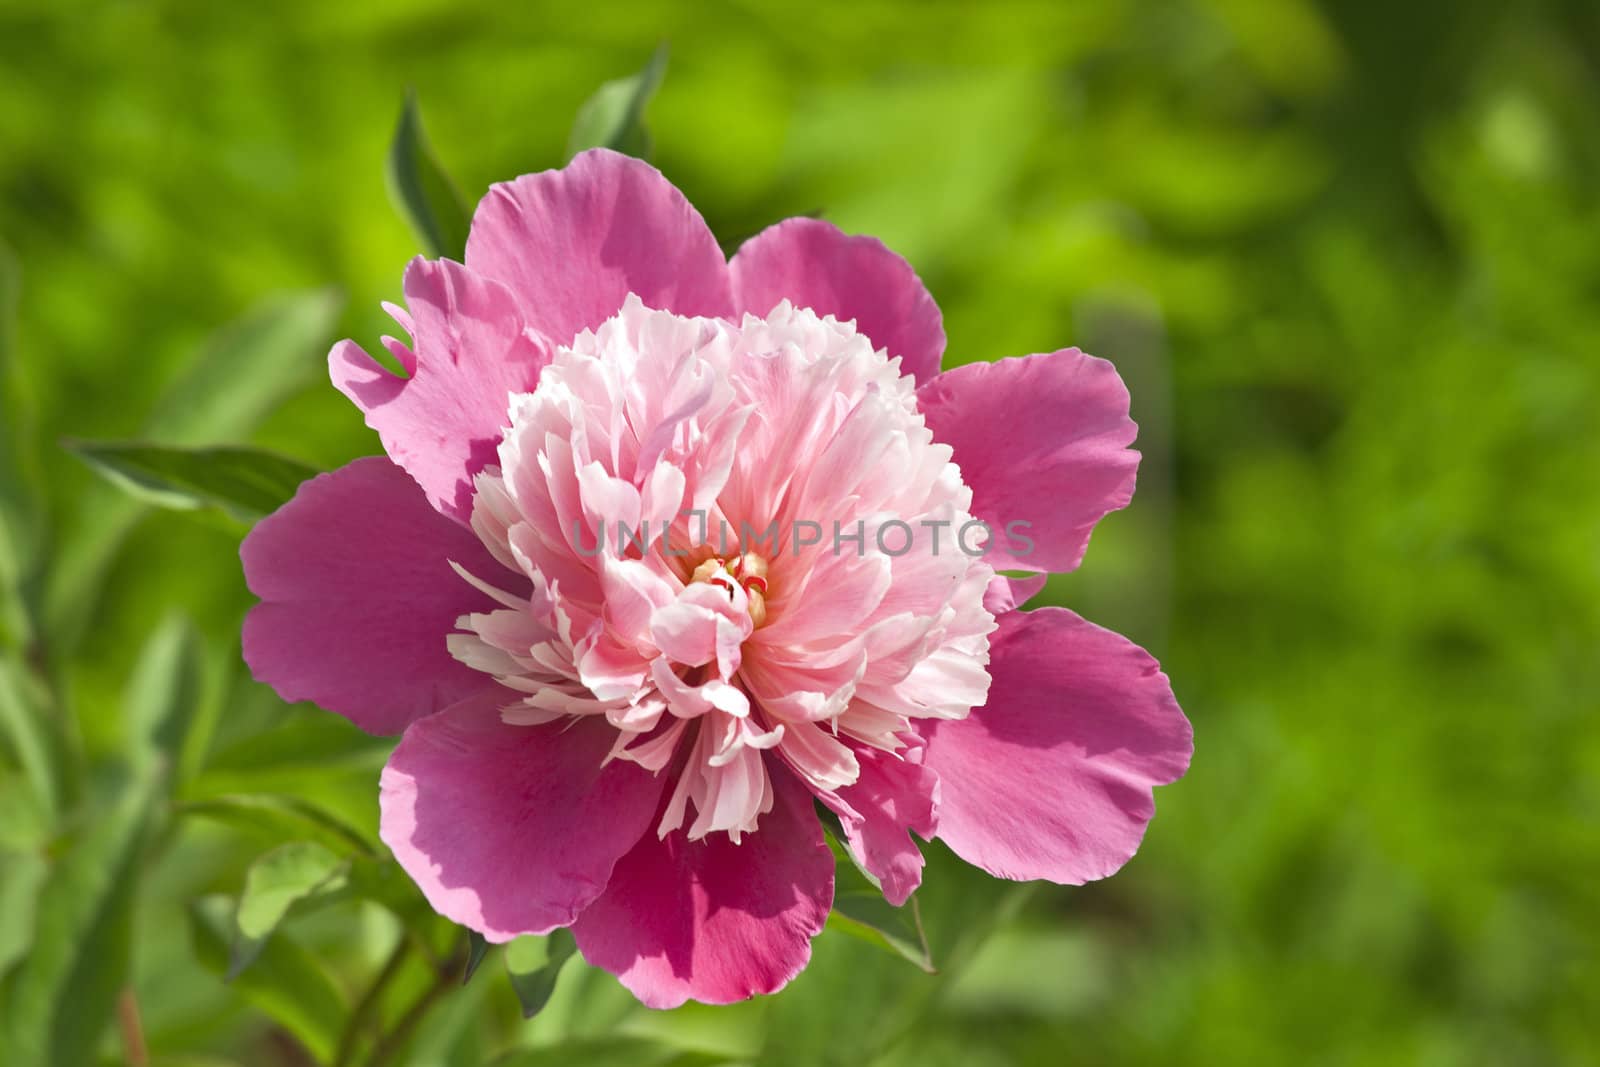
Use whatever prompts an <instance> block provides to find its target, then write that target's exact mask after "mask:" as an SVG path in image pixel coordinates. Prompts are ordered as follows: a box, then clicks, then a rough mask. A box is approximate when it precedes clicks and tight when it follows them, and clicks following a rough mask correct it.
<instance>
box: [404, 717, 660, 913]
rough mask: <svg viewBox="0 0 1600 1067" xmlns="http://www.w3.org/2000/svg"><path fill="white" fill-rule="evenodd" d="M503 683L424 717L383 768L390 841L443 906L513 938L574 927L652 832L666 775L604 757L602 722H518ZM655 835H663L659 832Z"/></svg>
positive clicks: (611, 733) (608, 733)
mask: <svg viewBox="0 0 1600 1067" xmlns="http://www.w3.org/2000/svg"><path fill="white" fill-rule="evenodd" d="M517 697H518V694H516V693H512V692H510V691H509V690H504V689H498V688H497V689H496V690H492V691H490V692H488V693H485V694H480V695H478V696H477V697H474V698H471V699H469V700H465V701H462V702H461V703H459V704H456V705H453V706H451V707H449V708H446V709H445V710H444V711H442V712H440V713H439V714H437V715H434V716H431V717H429V718H426V719H423V720H421V721H420V722H417V723H414V724H413V725H412V726H411V728H410V729H409V730H407V731H406V735H405V737H404V738H402V739H401V741H400V745H399V747H397V748H396V749H395V751H394V755H393V756H391V757H390V759H389V765H388V766H387V767H385V768H384V771H383V778H382V794H381V797H380V801H379V803H380V806H381V808H382V813H383V814H382V823H381V836H382V837H383V840H384V843H385V844H387V845H388V846H389V848H390V849H392V850H393V851H394V856H395V859H397V860H399V861H400V865H401V866H402V867H404V868H405V869H406V873H408V874H410V875H411V877H412V879H413V880H414V881H415V882H416V883H417V885H418V886H419V887H420V888H421V889H422V892H423V894H424V895H425V896H426V897H427V898H428V903H429V904H431V905H433V908H434V910H435V911H437V912H439V914H441V915H443V916H445V917H446V918H448V919H452V920H454V921H455V922H458V923H461V924H462V925H463V926H467V927H470V928H472V929H474V930H477V931H478V932H479V933H481V934H483V936H484V937H486V938H488V939H489V940H490V941H509V940H510V939H511V938H513V937H517V936H519V935H521V934H543V933H548V932H549V931H550V930H552V929H554V928H555V927H558V926H567V925H570V924H571V922H572V920H573V919H574V918H575V917H576V916H577V914H578V912H579V911H580V910H582V909H583V908H584V907H585V906H587V905H588V904H589V902H590V901H592V900H594V899H595V898H596V897H597V896H599V895H600V893H601V891H602V890H603V889H604V888H605V885H606V880H607V879H608V878H610V877H611V869H612V866H613V865H614V864H615V863H616V862H617V858H618V857H619V856H621V855H622V854H623V853H625V852H627V851H628V849H630V848H632V847H633V846H634V843H635V842H637V841H638V840H640V838H641V837H642V836H644V835H645V834H646V833H647V832H648V831H649V829H650V825H651V818H652V816H653V815H654V814H655V811H656V808H657V806H658V802H659V800H660V796H661V790H662V786H663V780H662V779H660V778H657V777H654V776H652V775H651V774H650V773H649V772H647V771H645V770H644V769H643V768H641V767H639V766H637V765H635V764H632V763H629V762H627V761H625V760H613V761H611V762H610V763H607V764H605V766H604V767H603V768H602V764H603V763H604V762H605V759H606V755H607V753H609V752H610V750H611V746H612V744H613V743H614V742H615V741H616V737H617V733H616V730H614V729H613V728H612V727H611V726H610V725H608V724H607V723H606V722H605V721H604V720H603V719H600V718H586V719H579V720H576V721H573V720H565V721H560V722H551V723H546V724H544V725H541V726H512V725H507V724H506V723H504V722H502V721H501V719H500V708H501V707H503V706H504V705H506V704H510V703H513V702H515V701H516V700H517ZM651 840H654V837H653V835H652V837H651Z"/></svg>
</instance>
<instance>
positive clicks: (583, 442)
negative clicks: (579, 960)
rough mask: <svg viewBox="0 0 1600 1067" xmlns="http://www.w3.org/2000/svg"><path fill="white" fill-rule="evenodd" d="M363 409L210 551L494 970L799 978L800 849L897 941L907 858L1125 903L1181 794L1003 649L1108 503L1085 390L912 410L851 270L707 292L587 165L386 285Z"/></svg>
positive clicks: (1141, 741) (808, 865)
mask: <svg viewBox="0 0 1600 1067" xmlns="http://www.w3.org/2000/svg"><path fill="white" fill-rule="evenodd" d="M405 299H406V308H405V309H401V308H399V307H393V306H391V307H390V308H389V311H390V313H391V314H392V315H393V316H394V318H395V319H396V320H397V321H398V322H399V324H400V326H401V327H402V329H403V330H404V331H405V332H406V333H407V334H408V335H409V336H410V341H409V343H406V342H402V341H399V340H396V339H394V338H388V337H386V338H384V341H383V343H384V345H385V346H386V347H387V349H388V350H389V352H390V353H391V354H392V355H393V357H394V358H395V359H396V360H397V361H398V362H399V363H400V364H401V365H402V366H403V367H404V370H405V376H404V377H401V376H399V375H397V374H394V373H391V371H390V370H388V369H386V368H385V366H384V365H382V364H380V363H379V362H377V361H376V360H374V359H372V358H371V357H370V356H369V355H368V354H367V353H366V352H364V351H363V350H362V349H361V348H359V347H358V346H357V345H356V344H355V343H353V342H351V341H344V342H341V343H340V344H339V345H337V346H336V347H335V348H334V350H333V352H332V354H331V356H330V365H331V369H332V375H333V381H334V384H335V385H336V386H338V388H339V389H340V390H341V391H343V392H344V393H345V394H346V395H347V396H348V397H349V398H350V399H351V400H352V401H354V403H355V404H356V406H357V407H359V408H361V410H362V411H363V412H365V414H366V421H367V423H368V425H370V426H371V427H373V428H374V429H375V430H377V432H378V435H379V437H380V439H381V440H382V442H383V447H384V450H385V451H386V452H387V454H388V455H387V458H383V457H376V458H370V459H361V460H357V461H356V462H354V463H351V464H350V465H349V466H346V467H343V468H341V469H339V470H336V471H333V472H331V473H328V474H324V475H321V476H319V477H317V478H315V479H313V480H312V481H310V482H307V483H306V484H305V485H303V486H302V487H301V489H300V491H299V493H298V494H297V495H296V496H295V498H294V499H293V500H292V501H290V502H289V503H288V504H286V505H284V507H283V508H282V509H280V510H279V511H278V512H277V513H276V514H274V515H272V516H270V517H269V518H267V519H265V520H264V521H262V522H261V523H260V524H259V525H258V526H257V527H256V529H255V530H254V531H253V532H252V533H251V535H250V536H249V538H248V539H247V540H246V541H245V544H244V547H243V550H242V556H243V560H244V568H245V573H246V576H247V578H248V581H249V584H250V588H251V589H252V590H253V591H254V592H255V593H256V595H257V596H259V597H260V599H261V601H262V602H261V603H260V604H259V605H257V606H256V607H255V608H254V609H253V610H252V611H251V612H250V615H249V617H248V619H247V620H246V622H245V630H244V653H245V657H246V659H247V660H248V661H249V663H250V666H251V668H252V670H253V672H254V674H255V676H256V677H257V678H258V679H260V680H262V681H264V682H267V683H269V684H270V685H272V686H273V687H274V688H275V689H276V690H277V691H278V693H279V694H281V695H282V696H283V698H284V699H286V700H291V701H292V700H311V701H315V702H316V703H318V704H320V705H321V706H323V707H325V708H327V709H329V710H332V711H335V712H338V713H339V714H341V715H344V716H346V717H347V718H349V719H350V720H351V721H352V722H354V723H355V724H356V725H358V726H360V727H361V728H362V729H364V730H367V731H370V732H372V733H377V734H402V735H403V736H402V737H401V740H400V742H399V745H398V747H397V748H396V749H395V752H394V755H393V757H392V758H391V759H390V761H389V764H388V766H387V768H386V769H385V771H384V773H383V779H382V795H381V806H382V835H383V839H384V841H385V842H387V843H388V845H389V847H390V848H391V849H392V850H393V851H394V854H395V857H396V858H397V859H398V860H399V862H400V863H401V864H402V865H403V866H404V867H405V869H406V870H407V871H408V872H409V873H410V875H411V877H412V878H413V879H415V881H416V882H417V884H418V885H419V886H420V887H421V888H422V890H423V892H424V893H425V894H426V895H427V897H428V900H429V901H430V902H431V903H432V905H433V906H434V908H436V909H437V910H438V911H439V912H440V913H442V914H444V915H446V916H448V917H449V918H451V919H453V920H455V921H456V922H459V923H461V924H463V925H465V926H468V927H471V928H472V929H474V930H478V931H481V932H482V933H483V934H484V936H485V937H487V938H488V939H489V940H491V941H504V940H508V939H510V938H513V937H516V936H518V935H521V934H540V933H546V932H548V931H550V930H552V929H554V928H556V927H562V926H570V927H571V928H572V930H573V933H574V935H575V936H576V939H577V942H578V946H579V948H580V949H581V950H582V952H583V954H584V956H585V957H586V958H587V959H588V960H589V962H591V963H593V964H595V965H598V966H601V967H604V968H606V969H608V970H610V971H612V972H614V973H615V974H617V975H618V976H619V977H620V978H621V980H622V981H623V983H624V984H626V985H627V987H628V988H629V989H631V990H632V991H633V992H634V993H635V994H636V995H637V996H638V997H639V998H640V999H641V1000H642V1001H644V1002H645V1003H646V1004H648V1005H651V1006H654V1007H670V1006H673V1005H677V1004H680V1003H682V1002H683V1001H684V1000H686V999H690V998H693V999H696V1000H700V1001H706V1002H711V1003H723V1002H727V1001H732V1000H737V999H741V998H744V997H748V996H750V995H752V994H756V993H767V992H771V991H773V990H776V989H778V988H779V987H781V986H782V985H783V984H784V983H786V982H787V981H788V980H789V979H790V978H792V977H793V976H794V975H795V974H796V973H798V972H799V970H800V969H801V968H802V967H804V965H805V963H806V961H807V959H808V958H809V955H810V941H811V938H812V937H814V936H815V935H816V934H817V932H818V931H819V930H820V929H821V928H822V925H823V921H824V920H825V918H826V917H827V914H828V910H829V907H830V905H831V901H832V893H833V859H832V856H831V854H830V852H829V849H828V847H827V844H826V842H825V839H824V836H823V830H822V827H821V824H820V821H819V818H818V814H817V812H816V810H815V809H814V803H816V802H820V803H821V804H823V805H825V806H826V807H827V808H829V809H831V810H832V811H833V812H835V813H837V815H838V817H839V820H840V822H841V824H842V826H843V828H844V831H845V834H846V837H847V839H848V841H847V843H848V846H849V848H850V849H851V850H852V851H853V853H854V855H855V857H856V859H857V860H858V861H859V862H860V864H861V865H862V866H863V867H864V868H865V869H866V870H868V871H870V872H872V874H874V875H875V876H876V877H877V879H878V880H879V881H880V882H881V884H882V886H883V890H884V894H885V896H886V897H887V898H888V899H889V900H890V901H891V902H893V903H896V904H899V903H902V902H904V900H905V899H906V897H907V896H908V895H909V894H910V893H911V892H912V890H913V889H915V888H916V886H917V885H918V884H919V882H920V880H921V872H922V865H923V858H922V855H921V853H920V851H919V850H918V847H917V844H916V842H915V840H914V839H913V837H912V835H913V834H915V835H918V836H920V837H922V838H924V839H928V838H932V837H935V836H937V837H939V838H942V839H943V840H944V841H945V842H946V843H947V844H948V845H949V846H950V847H951V848H952V849H953V850H954V851H955V852H956V853H957V854H959V855H961V856H962V857H964V858H965V859H967V860H968V861H970V862H972V863H975V864H977V865H978V866H980V867H982V868H984V869H985V870H987V871H990V872H992V873H993V874H996V875H998V876H1000V877H1004V878H1014V879H1039V878H1042V879H1049V880H1051V881H1054V882H1060V883H1068V884H1077V883H1082V882H1085V881H1088V880H1091V879H1096V878H1103V877H1105V876H1107V875H1109V874H1111V873H1112V872H1113V871H1115V870H1117V869H1118V868H1119V867H1120V866H1121V865H1122V864H1123V863H1125V862H1126V861H1127V860H1128V859H1129V857H1131V856H1132V855H1133V853H1134V851H1135V849H1136V848H1137V847H1138V845H1139V841H1140V839H1141V838H1142V836H1143V833H1144V828H1145V825H1146V823H1147V822H1148V821H1149V819H1150V818H1151V816H1152V814H1153V812H1154V805H1153V802H1152V798H1151V790H1152V788H1153V787H1154V786H1156V785H1160V784H1163V783H1167V782H1171V781H1173V780H1174V779H1176V778H1178V777H1179V776H1180V775H1182V774H1183V772H1184V770H1185V768H1186V767H1187V765H1188V761H1189V755H1190V750H1191V733H1190V728H1189V724H1188V722H1187V721H1186V720H1185V718H1184V716H1183V714H1182V712H1181V711H1180V710H1179V709H1178V706H1177V704H1176V702H1175V701H1174V699H1173V696H1172V692H1171V689H1170V688H1169V686H1168V683H1167V679H1166V676H1165V675H1163V674H1162V673H1161V672H1160V669H1159V668H1158V666H1157V665H1156V663H1155V661H1154V660H1152V659H1151V658H1150V656H1149V655H1147V654H1146V653H1145V652H1143V651H1142V650H1140V649H1139V648H1137V647H1135V646H1134V645H1132V644H1130V643H1129V642H1128V641H1126V640H1125V639H1123V638H1121V637H1119V636H1117V635H1116V634H1113V633H1110V632H1108V631H1106V630H1103V629H1100V628H1099V627H1097V626H1094V625H1093V624H1091V623H1088V622H1085V621H1084V620H1083V619H1081V618H1079V617H1078V616H1076V615H1074V614H1072V613H1071V612H1069V611H1065V610H1063V609H1061V608H1044V609H1040V610H1037V611H1028V612H1024V611H1019V610H1017V608H1018V605H1019V604H1020V603H1021V602H1022V601H1024V600H1026V598H1027V597H1028V596H1029V595H1030V594H1031V593H1032V592H1034V591H1036V590H1037V589H1038V587H1039V585H1040V584H1041V583H1042V581H1043V578H1042V577H1035V578H1030V579H1022V580H1018V579H1009V578H1006V577H1003V576H1000V575H998V574H997V573H996V572H997V571H998V570H1011V571H1016V570H1021V571H1028V572H1035V573H1036V574H1038V573H1039V572H1047V571H1065V570H1071V569H1072V568H1074V567H1076V566H1077V565H1078V562H1079V560H1080V559H1081V557H1082V556H1083V552H1084V549H1085V547H1086V545H1087V542H1088V539H1089V533H1090V530H1091V529H1092V528H1093V526H1094V524H1095V522H1096V521H1097V520H1098V519H1099V518H1100V517H1101V516H1103V515H1104V514H1106V513H1107V512H1109V511H1112V510H1114V509H1117V508H1120V507H1123V506H1124V505H1126V504H1127V503H1128V501H1129V499H1130V497H1131V495H1132V493H1133V484H1134V473H1135V468H1136V466H1137V463H1138V454H1137V453H1136V452H1133V451H1131V450H1129V448H1128V445H1129V444H1130V443H1131V442H1132V440H1133V437H1134V425H1133V423H1132V421H1131V420H1130V419H1129V417H1128V394H1127V391H1126V390H1125V389H1124V387H1123V384H1122V381H1121V380H1120V379H1119V378H1118V376H1117V373H1116V371H1115V370H1114V369H1113V368H1112V367H1111V365H1110V364H1109V363H1106V362H1104V361H1102V360H1098V359H1094V358H1092V357H1090V356H1086V355H1084V354H1082V353H1081V352H1078V351H1077V350H1076V349H1064V350H1062V351H1059V352H1054V353H1051V354H1048V355H1035V356H1028V357H1025V358H1022V359H1009V360H1004V361H1001V362H998V363H988V364H974V365H970V366H964V367H959V368H956V369H953V370H950V371H945V372H943V373H940V370H939V361H940V356H941V354H942V351H943V348H944V340H945V338H944V330H943V327H942V325H941V321H940V315H939V310H938V308H937V307H936V306H935V305H934V302H933V300H932V299H931V298H930V297H929V295H928V293H927V291H926V290H925V289H924V288H923V286H922V284H921V282H920V281H919V279H918V278H917V276H916V275H915V273H913V271H912V270H911V268H910V267H909V266H908V265H907V264H906V263H905V261H904V260H902V259H900V258H899V257H898V256H896V255H895V254H894V253H892V252H890V251H889V250H888V249H886V248H885V247H884V246H883V245H882V244H880V243H879V242H877V241H875V240H872V239H870V238H865V237H850V236H846V235H845V234H843V233H841V232H840V231H839V230H838V229H836V228H834V227H833V226H831V225H829V224H828V223H825V222H820V221H816V220H812V219H791V220H788V221H786V222H783V223H780V224H779V225H777V226H774V227H772V228H771V229H769V230H767V231H765V232H764V233H762V234H760V235H758V236H757V237H755V238H753V239H751V240H750V241H748V242H747V243H746V244H745V245H744V246H743V247H742V248H741V249H740V250H739V252H738V254H737V255H736V256H734V257H733V259H732V261H731V262H729V261H725V259H724V257H723V255H722V253H721V251H720V250H719V248H718V246H717V243H716V241H715V240H714V239H713V237H712V235H711V232H710V230H709V229H708V228H707V227H706V225H705V223H704V221H703V220H702V219H701V217H700V215H699V214H698V213H697V212H696V211H695V210H694V209H693V208H692V207H691V206H690V205H689V203H688V202H687V201H686V200H685V199H684V197H683V196H682V195H681V194H680V193H679V192H678V191H677V190H676V189H675V188H673V186H672V185H670V184H669V183H668V182H667V181H666V180H665V179H664V178H662V176H661V175H660V174H659V173H658V172H657V171H655V170H654V169H652V168H651V167H649V166H647V165H646V164H643V163H640V162H638V161H636V160H633V159H629V158H626V157H624V156H620V155H616V154H614V153H610V152H606V151H598V150H597V151H592V152H586V153H584V154H583V155H581V156H579V157H578V158H577V159H575V160H574V161H573V162H572V163H571V164H570V165H569V166H567V167H566V168H565V169H563V170H559V171H546V172H544V173H541V174H533V175H529V176H526V177H523V178H519V179H517V180H516V181H514V182H509V183H506V184H503V185H497V186H495V187H494V188H493V189H491V190H490V191H489V194H488V195H487V196H486V197H485V198H484V200H483V202H482V203H481V204H480V205H479V207H478V210H477V214H476V216H475V217H474V219H473V224H472V232H471V237H470V239H469V241H468V243H467V251H466V264H465V265H462V264H458V263H455V262H452V261H449V260H439V261H429V260H425V259H420V258H419V259H417V260H415V261H413V262H412V263H411V265H410V267H409V268H408V269H407V271H406V274H405Z"/></svg>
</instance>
